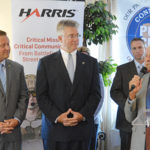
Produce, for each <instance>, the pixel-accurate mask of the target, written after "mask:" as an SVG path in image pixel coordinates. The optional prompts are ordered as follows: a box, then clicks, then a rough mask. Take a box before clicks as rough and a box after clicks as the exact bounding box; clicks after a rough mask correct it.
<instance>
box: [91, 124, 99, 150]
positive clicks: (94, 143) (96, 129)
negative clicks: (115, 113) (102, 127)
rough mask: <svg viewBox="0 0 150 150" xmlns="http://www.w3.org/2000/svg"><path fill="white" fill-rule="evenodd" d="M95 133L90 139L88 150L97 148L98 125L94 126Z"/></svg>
mask: <svg viewBox="0 0 150 150" xmlns="http://www.w3.org/2000/svg"><path fill="white" fill-rule="evenodd" d="M94 127H95V131H94V133H93V135H92V138H91V144H90V150H96V148H97V137H98V127H99V125H98V124H94Z"/></svg>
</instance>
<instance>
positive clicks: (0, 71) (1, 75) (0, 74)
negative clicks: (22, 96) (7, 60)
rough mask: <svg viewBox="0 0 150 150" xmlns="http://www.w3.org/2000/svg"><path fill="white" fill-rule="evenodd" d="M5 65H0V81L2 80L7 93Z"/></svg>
mask: <svg viewBox="0 0 150 150" xmlns="http://www.w3.org/2000/svg"><path fill="white" fill-rule="evenodd" d="M4 67H5V66H4V64H0V79H1V83H2V85H3V89H4V91H5V93H6V75H5V72H4Z"/></svg>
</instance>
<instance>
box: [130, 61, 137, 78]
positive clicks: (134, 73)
mask: <svg viewBox="0 0 150 150" xmlns="http://www.w3.org/2000/svg"><path fill="white" fill-rule="evenodd" d="M129 74H130V75H131V77H133V76H134V75H138V73H137V69H136V66H135V63H134V61H131V63H130V65H129Z"/></svg>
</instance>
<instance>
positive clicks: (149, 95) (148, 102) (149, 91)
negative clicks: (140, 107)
mask: <svg viewBox="0 0 150 150" xmlns="http://www.w3.org/2000/svg"><path fill="white" fill-rule="evenodd" d="M146 109H150V79H149V82H148V87H147V97H146Z"/></svg>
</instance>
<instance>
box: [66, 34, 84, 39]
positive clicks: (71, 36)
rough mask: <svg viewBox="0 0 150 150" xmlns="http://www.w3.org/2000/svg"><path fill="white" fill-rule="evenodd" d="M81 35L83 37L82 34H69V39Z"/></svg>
mask: <svg viewBox="0 0 150 150" xmlns="http://www.w3.org/2000/svg"><path fill="white" fill-rule="evenodd" d="M79 37H81V35H80V34H69V35H67V38H68V39H75V38H79Z"/></svg>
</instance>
